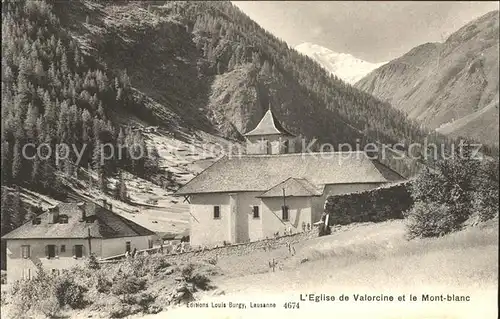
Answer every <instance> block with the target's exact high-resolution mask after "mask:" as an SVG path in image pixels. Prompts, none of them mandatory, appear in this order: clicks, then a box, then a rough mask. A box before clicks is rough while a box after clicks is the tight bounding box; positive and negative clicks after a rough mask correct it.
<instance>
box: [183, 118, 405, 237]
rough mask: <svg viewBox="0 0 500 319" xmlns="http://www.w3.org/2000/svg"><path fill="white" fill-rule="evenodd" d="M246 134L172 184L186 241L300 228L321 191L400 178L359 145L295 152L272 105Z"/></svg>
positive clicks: (311, 216) (318, 208) (319, 208)
mask: <svg viewBox="0 0 500 319" xmlns="http://www.w3.org/2000/svg"><path fill="white" fill-rule="evenodd" d="M245 137H246V138H247V153H246V154H244V155H226V156H224V157H222V158H221V159H219V160H218V161H217V162H215V163H214V164H212V165H211V166H210V167H208V168H207V169H206V170H204V171H203V172H201V173H200V174H199V175H198V176H196V177H194V178H193V179H192V180H191V181H189V182H188V183H187V184H185V185H184V186H183V187H181V188H180V189H179V190H178V191H177V192H176V195H180V196H184V197H186V198H187V199H188V201H189V203H190V215H191V216H190V244H191V246H194V247H198V246H207V247H209V246H214V245H221V244H225V243H226V244H227V243H231V244H233V243H241V242H248V241H255V240H259V239H264V238H270V237H273V236H275V235H276V234H279V235H283V234H284V233H285V232H287V233H289V232H293V233H297V232H302V231H304V230H307V229H309V228H311V227H312V225H313V224H314V223H315V222H317V221H318V220H319V219H320V216H321V214H322V212H323V206H324V203H325V200H326V198H327V197H329V196H332V195H338V194H346V193H351V192H359V191H364V190H368V189H372V188H376V187H379V186H381V185H383V184H386V183H389V182H394V181H398V180H402V179H403V178H402V177H401V176H400V175H399V174H397V173H396V172H395V171H393V170H391V169H390V168H388V167H386V166H384V165H382V164H381V163H380V162H378V161H377V160H374V159H370V158H369V157H368V156H367V154H366V153H364V152H322V153H296V152H295V145H294V141H295V137H294V135H293V134H292V133H290V132H289V131H288V130H286V129H285V128H284V126H283V125H282V124H281V123H280V122H279V121H278V119H277V118H276V116H275V115H274V114H273V113H272V111H271V109H269V110H268V111H267V112H266V113H265V115H264V116H263V118H262V120H261V121H260V122H259V123H258V125H257V126H256V127H255V128H254V129H253V130H251V131H249V132H248V133H246V134H245Z"/></svg>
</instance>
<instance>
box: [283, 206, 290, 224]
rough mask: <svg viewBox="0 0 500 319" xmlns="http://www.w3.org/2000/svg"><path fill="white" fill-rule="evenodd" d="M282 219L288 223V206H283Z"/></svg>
mask: <svg viewBox="0 0 500 319" xmlns="http://www.w3.org/2000/svg"><path fill="white" fill-rule="evenodd" d="M281 219H283V220H284V221H287V220H288V219H289V215H288V206H281Z"/></svg>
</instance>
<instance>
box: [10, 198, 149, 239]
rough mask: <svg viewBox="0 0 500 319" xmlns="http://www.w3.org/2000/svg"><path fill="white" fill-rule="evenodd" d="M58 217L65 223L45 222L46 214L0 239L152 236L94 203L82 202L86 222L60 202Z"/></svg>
mask: <svg viewBox="0 0 500 319" xmlns="http://www.w3.org/2000/svg"><path fill="white" fill-rule="evenodd" d="M58 206H59V216H61V215H66V216H67V217H68V223H49V216H48V214H49V212H45V213H42V214H41V215H39V216H37V217H38V218H40V220H41V223H40V224H38V225H34V224H33V223H32V221H29V222H27V223H25V224H23V225H21V226H20V227H18V228H16V229H14V230H13V231H11V232H10V233H8V234H6V235H5V236H3V237H2V239H40V238H87V237H88V235H89V229H90V236H91V237H92V238H117V237H134V236H149V235H154V234H155V233H154V232H153V231H151V230H149V229H147V228H144V227H142V226H140V225H138V224H136V223H134V222H133V221H131V220H128V219H127V218H125V217H122V216H120V215H118V214H116V213H113V212H112V211H110V210H108V209H105V208H104V207H101V206H99V205H97V204H95V203H86V205H85V208H86V219H85V220H84V221H80V218H81V212H80V209H79V208H78V206H77V203H61V204H59V205H58Z"/></svg>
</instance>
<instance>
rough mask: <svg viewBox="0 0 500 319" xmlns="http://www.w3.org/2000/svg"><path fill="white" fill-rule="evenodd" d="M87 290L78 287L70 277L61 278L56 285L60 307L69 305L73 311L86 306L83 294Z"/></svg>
mask: <svg viewBox="0 0 500 319" xmlns="http://www.w3.org/2000/svg"><path fill="white" fill-rule="evenodd" d="M86 291H87V289H86V288H84V287H82V286H80V285H78V284H77V283H75V282H74V280H73V279H72V278H71V277H70V278H68V277H64V278H59V279H58V280H57V281H56V283H55V293H56V294H55V295H56V298H57V300H58V301H59V305H60V306H65V305H68V306H70V307H71V308H73V309H78V308H82V307H83V306H84V298H83V294H84V293H85V292H86Z"/></svg>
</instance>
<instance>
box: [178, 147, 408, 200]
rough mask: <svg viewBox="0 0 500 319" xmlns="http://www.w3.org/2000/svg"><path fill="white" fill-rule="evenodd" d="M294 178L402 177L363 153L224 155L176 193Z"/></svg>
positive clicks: (353, 180) (316, 181)
mask: <svg viewBox="0 0 500 319" xmlns="http://www.w3.org/2000/svg"><path fill="white" fill-rule="evenodd" d="M290 177H293V178H295V179H307V181H308V182H309V183H311V184H313V185H317V186H320V185H326V184H357V183H385V182H389V181H395V180H402V179H403V178H402V177H401V176H400V175H399V174H397V173H395V172H394V171H392V170H391V169H389V168H388V167H386V166H384V165H382V164H380V163H379V162H377V161H376V160H372V159H370V158H369V157H368V156H367V155H366V153H364V152H323V153H293V154H280V155H231V156H229V157H228V156H225V157H223V158H221V159H220V160H218V161H217V162H215V163H214V164H212V166H210V167H208V168H207V169H206V170H204V171H203V172H201V173H200V174H199V175H198V176H196V177H194V178H193V179H192V180H191V181H189V182H188V183H187V184H185V185H184V186H183V187H181V188H180V189H179V190H178V191H177V192H176V194H177V195H188V194H198V193H221V192H243V191H261V192H266V191H268V190H270V189H271V188H272V187H274V186H276V185H277V184H278V183H281V182H283V181H285V180H286V179H288V178H290Z"/></svg>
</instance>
